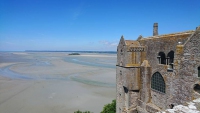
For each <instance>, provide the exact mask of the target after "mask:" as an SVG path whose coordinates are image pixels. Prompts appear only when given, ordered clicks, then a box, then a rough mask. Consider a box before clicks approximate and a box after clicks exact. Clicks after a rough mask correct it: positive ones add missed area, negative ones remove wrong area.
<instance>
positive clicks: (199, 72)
mask: <svg viewBox="0 0 200 113" xmlns="http://www.w3.org/2000/svg"><path fill="white" fill-rule="evenodd" d="M198 77H200V67H198Z"/></svg>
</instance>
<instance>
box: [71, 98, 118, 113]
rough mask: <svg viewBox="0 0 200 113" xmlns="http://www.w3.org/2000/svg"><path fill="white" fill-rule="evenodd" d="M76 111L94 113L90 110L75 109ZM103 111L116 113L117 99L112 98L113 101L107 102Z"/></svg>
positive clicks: (102, 112)
mask: <svg viewBox="0 0 200 113" xmlns="http://www.w3.org/2000/svg"><path fill="white" fill-rule="evenodd" d="M74 113H92V112H90V111H85V112H84V111H79V110H78V111H75V112H74ZM101 113H116V100H112V103H110V104H106V105H104V107H103V111H101Z"/></svg>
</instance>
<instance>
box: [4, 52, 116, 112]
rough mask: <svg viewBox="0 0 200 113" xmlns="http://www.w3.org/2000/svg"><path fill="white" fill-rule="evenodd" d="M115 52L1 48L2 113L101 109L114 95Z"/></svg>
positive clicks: (96, 110) (95, 110) (98, 110)
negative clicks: (34, 50) (70, 52)
mask: <svg viewBox="0 0 200 113" xmlns="http://www.w3.org/2000/svg"><path fill="white" fill-rule="evenodd" d="M115 63H116V55H115V54H103V53H101V54H96V53H93V54H91V53H90V54H89V53H88V54H86V53H84V54H81V55H78V56H69V55H68V53H64V52H63V53H61V52H54V53H51V52H38V53H37V52H30V53H28V52H1V53H0V111H1V113H73V112H74V111H77V110H83V111H85V110H89V111H92V112H94V113H99V112H100V111H101V110H102V108H103V106H104V105H105V104H107V103H110V102H111V101H112V100H113V99H115V92H116V88H115V80H116V79H115V73H116V72H115Z"/></svg>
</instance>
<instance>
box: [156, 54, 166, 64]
mask: <svg viewBox="0 0 200 113" xmlns="http://www.w3.org/2000/svg"><path fill="white" fill-rule="evenodd" d="M158 56H159V59H158V60H159V63H160V64H166V57H165V53H164V52H159V54H158Z"/></svg>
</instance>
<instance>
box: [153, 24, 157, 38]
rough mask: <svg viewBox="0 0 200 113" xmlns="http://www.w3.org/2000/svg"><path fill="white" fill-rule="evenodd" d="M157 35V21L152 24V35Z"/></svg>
mask: <svg viewBox="0 0 200 113" xmlns="http://www.w3.org/2000/svg"><path fill="white" fill-rule="evenodd" d="M156 35H158V23H154V24H153V36H156Z"/></svg>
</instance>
